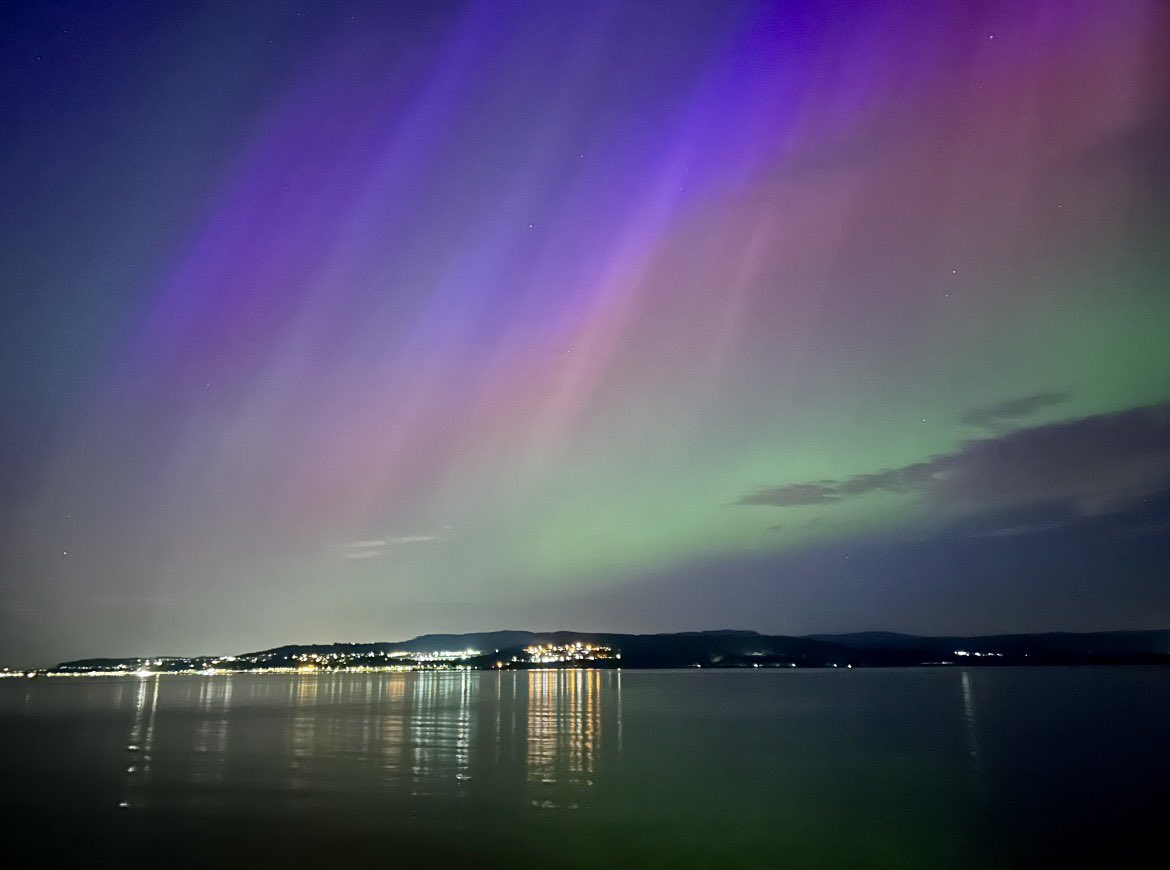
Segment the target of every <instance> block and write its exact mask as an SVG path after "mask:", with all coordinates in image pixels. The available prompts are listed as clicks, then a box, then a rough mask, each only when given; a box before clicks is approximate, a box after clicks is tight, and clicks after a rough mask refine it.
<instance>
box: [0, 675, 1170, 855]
mask: <svg viewBox="0 0 1170 870" xmlns="http://www.w3.org/2000/svg"><path fill="white" fill-rule="evenodd" d="M0 727H2V729H3V733H4V737H5V739H3V740H0V783H3V786H4V787H3V788H2V789H0V818H3V819H5V820H6V821H7V822H9V823H10V825H11V826H12V829H13V830H16V829H17V828H16V826H15V825H14V824H13V823H12V820H13V819H14V818H18V817H19V818H22V819H24V820H25V823H24V827H25V828H27V829H30V830H35V829H36V828H37V826H41V829H42V830H49V831H53V830H57V828H58V827H59V823H60V820H61V819H68V820H69V821H70V824H71V825H73V826H78V825H81V824H90V826H91V827H90V829H89V830H88V835H89V836H90V837H91V838H92V837H102V836H105V837H108V838H109V840H108V842H109V843H111V844H118V843H122V842H124V841H126V838H125V836H124V835H125V834H126V833H127V832H136V833H137V834H143V835H144V836H145V835H149V836H153V837H155V838H156V842H169V840H170V839H172V838H174V837H176V836H182V834H183V832H188V833H189V832H190V831H191V830H192V829H194V830H197V831H198V834H197V838H198V837H203V836H204V835H205V832H206V831H212V832H218V834H217V836H218V837H219V838H220V841H221V842H222V840H223V838H225V837H228V838H230V837H234V836H236V835H235V834H233V833H232V832H233V831H239V832H242V833H240V834H239V838H241V839H239V840H233V841H232V847H233V848H235V847H236V846H238V845H240V844H241V843H243V844H246V843H247V842H250V840H249V839H248V838H251V837H253V836H255V834H253V833H251V832H253V831H255V830H268V831H269V839H268V840H265V841H264V842H269V843H270V842H272V839H271V838H272V837H279V838H287V837H293V839H292V840H289V843H290V845H289V846H288V848H287V849H285V850H284V852H282V853H281V860H282V861H283V862H284V863H286V864H287V863H289V862H290V861H291V862H292V863H293V864H295V865H297V866H327V865H329V862H328V861H326V862H324V863H323V864H322V863H317V864H314V863H313V861H312V860H311V859H312V856H311V855H310V854H309V853H305V854H304V855H303V856H302V854H301V851H300V850H301V844H302V841H306V842H308V843H309V844H310V845H311V844H312V843H313V842H314V839H313V838H314V837H316V838H317V839H318V840H319V841H320V842H322V843H327V844H328V849H332V848H334V845H335V844H336V843H338V842H345V843H346V844H348V845H347V846H346V847H345V848H352V849H353V850H354V851H353V852H352V854H349V857H348V859H347V861H348V862H349V863H352V864H354V865H355V866H357V865H369V864H373V865H375V866H377V864H378V862H377V860H373V859H370V860H366V859H365V858H364V857H362V855H363V854H364V853H361V854H359V853H360V849H361V846H362V844H373V845H372V847H371V848H373V850H374V851H373V853H372V854H377V855H380V854H381V852H380V851H379V850H381V849H385V848H391V847H394V848H398V847H402V844H403V843H404V842H409V843H413V846H410V847H409V848H414V849H416V852H414V853H412V854H417V855H425V854H429V853H430V852H431V851H433V850H435V849H439V850H446V851H445V852H444V854H445V855H446V856H447V857H448V858H450V859H451V860H455V859H464V858H476V857H482V856H483V855H485V854H489V855H490V856H491V857H492V861H498V862H499V863H502V864H503V865H507V866H511V864H510V862H511V859H512V858H514V857H516V856H517V855H519V856H522V857H525V856H526V857H525V860H521V861H519V864H520V865H525V866H527V864H526V861H527V860H529V859H531V860H535V858H540V859H541V860H545V859H547V860H549V861H551V863H552V864H553V865H556V866H563V865H566V864H568V865H577V866H616V864H622V865H625V866H636V865H638V864H652V865H656V866H684V865H685V866H759V867H771V866H775V863H776V862H775V856H776V855H778V854H781V853H782V854H784V855H785V856H786V857H787V858H789V859H791V860H787V863H789V864H792V865H795V866H824V867H836V866H860V865H866V866H872V865H875V864H882V863H884V864H886V865H888V866H948V867H960V866H968V867H981V866H1005V865H1016V866H1022V865H1023V863H1027V862H1030V863H1037V862H1039V863H1041V864H1043V863H1052V861H1051V860H1049V858H1050V857H1051V856H1048V855H1045V854H1041V852H1039V851H1038V850H1042V849H1052V848H1059V849H1061V850H1063V853H1064V854H1069V855H1080V854H1081V853H1082V852H1084V851H1085V849H1088V848H1091V847H1093V846H1095V845H1096V846H1099V845H1100V844H1101V843H1107V844H1108V845H1109V848H1116V844H1117V843H1119V842H1122V838H1124V842H1126V843H1130V844H1135V848H1136V845H1140V844H1141V843H1143V842H1145V841H1148V840H1150V838H1152V837H1153V836H1154V834H1153V832H1155V831H1158V830H1160V825H1161V819H1160V816H1159V815H1158V814H1157V813H1156V808H1157V807H1158V806H1160V804H1159V799H1160V796H1161V795H1162V792H1163V790H1164V782H1165V781H1166V779H1167V778H1170V753H1168V752H1167V750H1166V749H1165V741H1164V734H1165V733H1166V732H1167V731H1170V671H1167V670H1162V669H983V670H959V669H955V670H946V671H943V670H901V671H900V670H896V669H895V670H889V671H868V672H867V671H857V670H853V671H848V672H845V671H842V672H831V673H830V672H800V671H797V672H789V671H784V672H774V673H761V671H747V672H722V673H703V672H698V673H695V672H644V671H642V672H640V671H626V672H623V671H619V670H607V671H585V670H580V671H578V670H564V671H559V670H550V671H529V672H523V671H520V672H503V673H501V672H425V673H393V674H327V673H322V674H296V675H292V674H288V675H248V674H239V675H228V674H220V675H210V676H199V677H186V676H152V677H145V678H137V677H129V678H109V679H107V678H95V679H90V680H37V681H33V682H32V683H26V682H22V683H16V682H15V681H11V682H9V683H6V684H4V685H0ZM103 812H104V813H105V815H103ZM209 823H210V824H209ZM266 826H267V827H266ZM1143 838H1145V839H1144V840H1143ZM45 839H46V838H45V837H43V836H42V837H39V838H35V842H36V843H37V844H38V847H39V845H41V844H43V842H44V841H45ZM48 839H49V840H52V839H53V838H52V836H49V837H48ZM189 841H190V837H188V838H187V840H185V841H184V842H187V843H188V845H189ZM77 842H78V843H79V844H80V843H82V842H83V840H82V839H78V841H77ZM199 842H202V841H201V840H200V841H199ZM282 842H283V841H282ZM355 844H356V845H355ZM61 848H62V849H63V850H64V853H63V859H65V860H66V862H67V863H69V862H75V861H76V860H80V859H81V858H84V857H85V856H84V855H81V854H80V853H77V852H70V851H69V850H70V849H71V848H73V847H72V846H71V845H70V844H69V843H68V842H65V843H63V844H62V845H61ZM77 848H78V849H81V848H82V847H81V846H80V845H79V846H78V847H77ZM110 848H111V849H114V846H112V845H111V846H110ZM118 848H121V847H120V846H119V847H118ZM192 848H193V849H196V851H195V852H192V855H193V856H196V855H197V848H207V849H210V848H212V847H211V846H206V847H195V846H192ZM419 850H421V851H419ZM110 854H116V849H115V851H113V852H111V853H110ZM269 857H271V856H265V855H261V856H260V858H261V859H267V858H269ZM1025 859H1026V861H1025ZM1033 859H1034V860H1033ZM193 860H194V858H193ZM492 861H488V863H492ZM261 863H264V860H261ZM407 863H409V862H407ZM10 866H11V865H10ZM239 866H244V862H243V859H241V862H240V864H239ZM248 866H250V865H248Z"/></svg>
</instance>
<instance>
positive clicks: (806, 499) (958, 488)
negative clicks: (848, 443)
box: [738, 403, 1170, 516]
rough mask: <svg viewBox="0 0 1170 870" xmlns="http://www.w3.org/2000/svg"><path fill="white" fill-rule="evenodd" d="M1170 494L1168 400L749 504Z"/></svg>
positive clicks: (1128, 501)
mask: <svg viewBox="0 0 1170 870" xmlns="http://www.w3.org/2000/svg"><path fill="white" fill-rule="evenodd" d="M1167 488H1170V403H1166V404H1161V405H1152V406H1149V407H1145V408H1133V409H1130V410H1127V411H1118V412H1116V413H1112V414H1100V415H1097V416H1093V417H1084V418H1082V419H1080V420H1073V421H1070V422H1065V423H1053V424H1048V425H1044V426H1034V427H1031V428H1027V429H1017V430H1014V431H1011V432H1007V433H1005V434H1003V435H999V436H997V437H993V438H982V439H976V440H971V441H967V442H965V443H963V444H962V445H961V446H960V447H959V449H958V450H956V451H955V452H953V453H946V454H942V455H939V456H934V457H931V458H930V459H927V460H924V461H922V462H915V463H911V464H909V465H904V466H900V467H898V468H888V469H883V470H880V471H876V472H872V473H868V474H858V475H853V476H851V477H847V478H843V479H841V480H837V481H833V480H818V481H813V482H808V483H791V484H784V485H781V486H772V487H764V488H762V489H758V490H755V491H754V492H750V493H747V494H745V495H743V496H741V497H740V499H739V501H738V503H739V504H743V505H770V506H774V507H792V506H799V505H824V504H831V503H834V502H840V501H843V500H845V499H850V498H857V497H860V496H864V495H867V494H871V493H875V492H887V493H888V492H894V493H907V494H913V495H917V496H919V497H920V498H921V499H923V500H924V501H925V502H926V503H927V504H928V505H929V506H930V507H932V508H935V509H938V510H941V511H947V512H952V513H953V512H959V513H965V512H969V513H975V512H979V511H983V510H993V509H1005V508H1014V507H1025V506H1030V505H1060V506H1063V507H1065V508H1067V509H1068V510H1069V511H1070V512H1071V513H1073V514H1079V515H1082V516H1087V515H1093V514H1103V513H1110V512H1113V511H1114V510H1118V509H1121V508H1125V507H1129V506H1131V505H1133V504H1134V503H1136V502H1137V501H1139V500H1140V499H1142V498H1144V497H1147V496H1151V495H1154V494H1156V493H1160V492H1163V491H1165V490H1166V489H1167Z"/></svg>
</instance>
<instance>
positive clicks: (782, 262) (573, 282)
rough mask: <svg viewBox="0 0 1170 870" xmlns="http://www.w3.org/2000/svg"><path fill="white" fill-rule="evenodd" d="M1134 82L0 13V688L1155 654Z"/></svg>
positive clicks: (422, 31) (855, 26) (858, 50)
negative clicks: (772, 643)
mask: <svg viewBox="0 0 1170 870" xmlns="http://www.w3.org/2000/svg"><path fill="white" fill-rule="evenodd" d="M1168 45H1170V6H1168V5H1167V4H1166V3H1164V2H1159V0H1149V2H1143V0H1117V2H1108V3H1106V2H1101V0H1085V2H1078V0H1049V2H1043V0H1037V2H1030V0H1004V2H995V0H984V2H975V0H971V2H957V0H956V2H937V0H922V2H885V3H880V2H872V3H868V2H856V3H852V2H851V3H842V2H802V0H801V2H759V3H753V2H732V0H710V2H682V0H678V2H675V0H671V2H669V3H663V2H629V0H627V2H613V3H608V2H593V0H591V2H585V3H577V2H563V3H562V2H536V0H534V2H530V3H512V2H504V0H484V2H469V3H446V2H395V3H371V4H365V3H357V2H340V0H338V2H333V0H330V2H320V3H313V2H287V3H277V2H266V3H250V4H248V3H239V2H237V0H231V2H225V3H213V2H203V3H156V2H149V3H140V4H139V3H132V2H126V3H82V4H77V5H74V4H69V3H51V2H43V3H27V2H14V3H6V4H4V5H3V7H2V8H0V282H2V284H0V306H2V308H0V409H2V410H0V451H2V453H0V663H32V664H36V663H42V662H49V661H56V660H60V659H64V658H70V657H77V656H84V655H134V654H144V655H149V654H191V653H211V652H221V653H228V652H239V651H244V650H248V649H257V648H262V647H265V646H272V645H276V644H280V643H289V642H311V641H333V640H353V641H357V640H392V639H400V638H404V637H409V636H413V635H415V634H420V633H423V632H429V631H467V630H488V629H498V628H529V629H536V630H545V629H555V628H566V629H577V630H611V631H675V630H693V629H704V628H731V627H734V628H751V629H757V630H760V631H767V632H775V633H809V632H836V631H853V630H870V629H884V630H895V631H909V632H915V633H924V634H931V633H933V634H944V633H991V632H1007V631H1046V630H1097V629H1101V630H1108V629H1124V628H1153V627H1167V626H1170V52H1167V50H1166V47H1167V46H1168Z"/></svg>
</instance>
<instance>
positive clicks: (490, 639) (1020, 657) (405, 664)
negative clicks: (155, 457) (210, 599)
mask: <svg viewBox="0 0 1170 870" xmlns="http://www.w3.org/2000/svg"><path fill="white" fill-rule="evenodd" d="M1135 664H1145V665H1148V664H1170V631H1166V630H1162V631H1120V632H1099V633H1091V634H1071V633H1053V634H1012V635H989V636H981V637H918V636H915V635H907V634H893V633H888V632H864V633H858V634H824V635H809V636H805V637H788V636H783V635H765V634H759V633H757V632H754V631H736V630H721V631H698V632H681V633H676V634H614V633H607V632H580V631H551V632H536V631H493V632H481V633H472V634H428V635H422V636H420V637H416V638H413V639H411V640H405V641H397V642H374V643H332V644H290V645H288V646H280V647H276V648H273V649H267V650H260V651H258V652H250V653H241V654H239V655H224V656H196V657H190V656H157V657H150V658H122V659H118V658H94V659H81V660H76V661H70V662H63V663H61V664H59V665H57V666H55V667H53V668H48V669H45V670H42V671H37V672H35V673H36V674H45V675H52V676H55V675H67V674H79V675H80V674H97V673H128V672H137V673H142V674H151V673H175V672H188V673H189V672H204V673H215V672H219V671H257V670H297V671H315V670H352V669H363V668H364V669H378V670H383V669H399V670H402V669H417V670H422V669H449V668H475V669H516V668H530V667H623V668H776V667H788V668H791V667H797V668H849V667H919V666H948V665H960V666H964V667H996V666H1000V667H1002V666H1004V665H1017V666H1018V665H1135ZM10 673H11V672H10ZM29 673H30V674H31V673H34V672H29Z"/></svg>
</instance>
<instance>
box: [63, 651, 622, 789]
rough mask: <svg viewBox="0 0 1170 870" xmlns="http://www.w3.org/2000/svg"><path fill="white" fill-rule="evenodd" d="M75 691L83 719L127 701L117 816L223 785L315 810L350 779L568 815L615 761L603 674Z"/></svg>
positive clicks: (301, 678)
mask: <svg viewBox="0 0 1170 870" xmlns="http://www.w3.org/2000/svg"><path fill="white" fill-rule="evenodd" d="M84 688H85V693H86V706H87V708H93V707H101V706H103V702H104V706H105V707H107V708H109V707H111V706H112V707H114V708H121V707H123V706H124V705H125V704H126V703H127V702H129V706H130V708H131V710H130V712H131V716H130V718H129V721H128V724H127V730H126V744H125V746H126V757H127V759H128V761H127V765H126V768H125V783H124V789H123V790H122V791H123V793H122V794H121V795H120V797H119V801H118V805H119V806H120V807H122V808H127V809H133V808H143V807H147V806H149V805H150V803H151V802H152V800H153V801H157V800H164V801H165V800H173V799H174V796H175V795H180V794H186V795H187V797H188V798H189V803H191V804H192V805H200V806H207V805H209V803H213V802H214V801H215V799H216V791H215V787H216V786H218V785H222V784H223V783H224V782H225V780H233V781H235V782H236V783H239V782H241V781H242V782H244V783H245V784H246V783H249V782H251V783H258V782H261V781H262V782H263V785H264V787H265V788H266V789H267V790H270V791H273V792H276V793H278V794H279V793H286V794H288V795H292V796H294V797H295V798H296V799H298V800H302V799H303V800H306V801H309V802H315V803H328V801H329V799H330V796H331V795H336V794H339V793H342V792H344V791H346V790H347V789H349V788H350V786H351V785H352V783H353V782H354V781H355V780H358V781H360V782H361V785H362V788H363V790H364V792H365V793H367V794H378V795H383V796H389V797H393V796H395V795H398V796H403V795H408V796H409V797H411V798H424V799H425V798H436V799H461V798H467V797H469V796H471V792H472V789H474V788H475V787H476V786H477V784H482V788H481V792H482V791H493V790H494V791H502V792H504V793H511V792H514V791H515V786H516V785H518V784H522V785H523V786H524V794H525V795H526V800H527V802H528V803H530V804H531V805H533V806H536V807H541V808H546V809H572V808H578V807H579V806H580V805H581V803H582V801H584V800H585V796H586V793H587V792H588V791H589V789H591V788H592V787H593V786H594V784H595V782H596V777H597V776H598V769H599V766H600V765H601V764H603V763H604V761H603V759H604V757H605V752H606V751H610V752H611V753H613V754H615V755H617V754H618V753H620V744H619V742H618V735H619V734H620V732H621V721H620V715H621V676H620V674H619V673H616V672H612V671H607V672H602V671H586V670H572V671H570V670H564V671H552V670H549V671H531V672H507V673H483V672H469V671H454V672H422V673H395V674H297V675H280V676H255V675H247V674H243V675H231V674H222V675H215V676H207V677H198V678H192V677H166V676H163V677H157V676H156V677H149V678H138V679H136V680H135V681H134V682H127V681H117V682H115V681H109V682H103V683H97V682H96V681H94V682H93V683H91V684H90V685H87V686H85V687H84ZM603 688H604V691H603ZM128 689H130V690H132V694H130V693H128V691H127V690H128ZM160 708H161V711H162V715H160ZM518 762H519V763H521V764H522V770H520V771H517V763H518ZM160 767H161V768H162V769H161V770H160ZM233 768H234V769H233ZM154 774H157V775H158V777H159V778H160V779H161V781H162V782H161V784H159V788H158V789H156V790H152V784H156V781H155V777H154ZM177 786H182V787H181V788H180V787H177ZM155 791H157V792H158V793H157V794H156V793H155Z"/></svg>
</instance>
